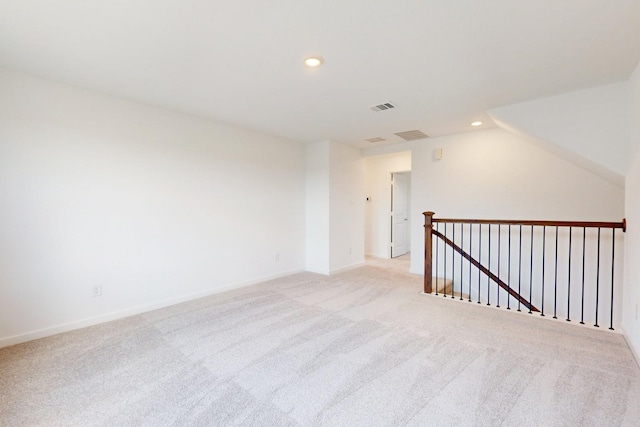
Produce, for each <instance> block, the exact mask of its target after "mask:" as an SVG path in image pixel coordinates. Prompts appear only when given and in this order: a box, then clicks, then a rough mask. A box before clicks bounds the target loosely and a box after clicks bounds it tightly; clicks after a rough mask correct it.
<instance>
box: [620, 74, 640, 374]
mask: <svg viewBox="0 0 640 427" xmlns="http://www.w3.org/2000/svg"><path fill="white" fill-rule="evenodd" d="M629 89H630V93H631V96H632V104H631V111H632V115H633V123H634V127H633V129H632V132H633V133H632V136H633V139H632V141H633V144H632V152H633V156H632V162H631V166H630V167H629V173H628V174H627V178H626V185H625V190H626V191H625V197H626V199H625V215H626V218H627V233H626V249H625V254H626V260H627V262H626V263H625V267H626V272H625V273H626V274H625V281H624V282H625V283H624V290H623V293H624V308H623V327H624V331H625V334H626V337H627V341H628V342H629V344H630V345H631V347H632V348H633V349H634V351H635V354H636V359H637V360H638V363H640V320H639V316H640V313H639V310H640V263H638V260H640V64H638V66H637V67H636V69H635V71H634V73H633V75H632V76H631V79H630V80H629Z"/></svg>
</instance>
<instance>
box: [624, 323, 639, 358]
mask: <svg viewBox="0 0 640 427" xmlns="http://www.w3.org/2000/svg"><path fill="white" fill-rule="evenodd" d="M620 329H622V336H623V337H624V340H625V341H626V342H627V345H628V346H629V350H631V354H632V355H633V358H634V359H636V363H637V364H638V367H639V368H640V349H638V348H636V346H635V345H633V342H632V341H631V340H630V339H629V337H628V336H627V332H626V331H625V330H624V327H621V328H620Z"/></svg>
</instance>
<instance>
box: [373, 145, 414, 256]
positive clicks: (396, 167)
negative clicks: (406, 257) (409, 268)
mask: <svg viewBox="0 0 640 427" xmlns="http://www.w3.org/2000/svg"><path fill="white" fill-rule="evenodd" d="M410 170H411V152H410V151H403V152H399V153H394V154H388V155H381V156H374V157H367V158H365V171H366V196H367V197H369V198H370V201H369V202H367V203H366V204H365V253H366V254H367V255H372V256H375V257H379V258H389V257H390V256H391V251H390V246H389V245H390V242H391V218H390V212H391V174H392V173H393V172H403V171H410Z"/></svg>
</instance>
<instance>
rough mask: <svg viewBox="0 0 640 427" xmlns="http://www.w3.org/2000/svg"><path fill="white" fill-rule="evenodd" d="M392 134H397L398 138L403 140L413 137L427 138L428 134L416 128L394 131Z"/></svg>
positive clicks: (409, 139)
mask: <svg viewBox="0 0 640 427" xmlns="http://www.w3.org/2000/svg"><path fill="white" fill-rule="evenodd" d="M394 135H398V136H399V137H400V138H402V139H404V140H405V141H413V140H415V139H424V138H429V135H427V134H426V133H424V132H422V131H421V130H417V129H416V130H407V131H404V132H398V133H394Z"/></svg>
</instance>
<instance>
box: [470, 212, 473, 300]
mask: <svg viewBox="0 0 640 427" xmlns="http://www.w3.org/2000/svg"><path fill="white" fill-rule="evenodd" d="M472 225H473V224H471V223H469V256H471V251H472V248H473V246H472V245H471V243H473V229H472V228H471V227H472ZM469 302H471V263H469Z"/></svg>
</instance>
